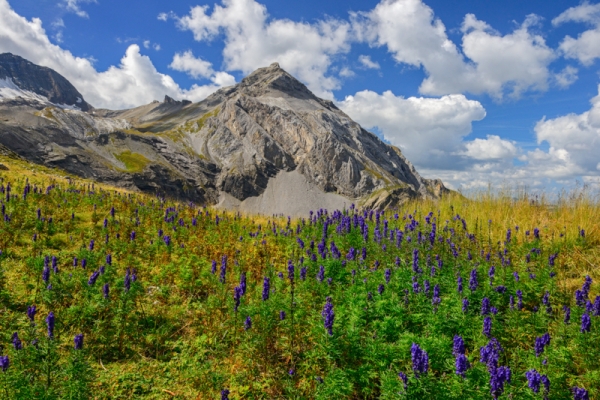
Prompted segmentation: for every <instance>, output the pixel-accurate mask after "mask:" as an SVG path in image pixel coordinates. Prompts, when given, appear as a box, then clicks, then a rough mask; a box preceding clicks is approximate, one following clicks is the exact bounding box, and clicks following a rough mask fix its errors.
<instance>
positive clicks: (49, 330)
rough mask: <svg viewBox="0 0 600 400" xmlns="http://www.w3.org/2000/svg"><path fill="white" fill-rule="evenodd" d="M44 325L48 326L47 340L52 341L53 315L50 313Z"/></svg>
mask: <svg viewBox="0 0 600 400" xmlns="http://www.w3.org/2000/svg"><path fill="white" fill-rule="evenodd" d="M46 325H47V326H48V338H49V339H54V313H53V312H52V311H50V314H48V316H47V317H46Z"/></svg>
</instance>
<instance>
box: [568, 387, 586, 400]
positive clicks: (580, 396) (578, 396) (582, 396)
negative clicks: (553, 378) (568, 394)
mask: <svg viewBox="0 0 600 400" xmlns="http://www.w3.org/2000/svg"><path fill="white" fill-rule="evenodd" d="M571 390H573V400H590V395H589V394H588V392H587V390H585V389H584V388H579V387H574V388H572V389H571Z"/></svg>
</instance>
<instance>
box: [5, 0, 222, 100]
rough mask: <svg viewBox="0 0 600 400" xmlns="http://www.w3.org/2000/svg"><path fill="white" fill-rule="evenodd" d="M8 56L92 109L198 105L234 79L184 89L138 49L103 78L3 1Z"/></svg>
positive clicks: (133, 47)
mask: <svg viewBox="0 0 600 400" xmlns="http://www.w3.org/2000/svg"><path fill="white" fill-rule="evenodd" d="M4 52H10V53H13V54H16V55H19V56H21V57H23V58H26V59H27V60H29V61H31V62H33V63H35V64H38V65H43V66H47V67H50V68H52V69H54V70H55V71H57V72H58V73H60V74H61V75H63V76H64V77H65V78H67V79H68V80H69V81H70V82H71V83H72V84H73V85H74V86H75V87H76V88H77V90H79V91H80V92H81V94H82V95H83V96H84V97H85V99H86V100H87V101H88V102H89V103H90V104H92V105H93V106H94V107H102V108H112V109H122V108H129V107H135V106H139V105H141V104H145V103H149V102H151V101H153V100H160V99H162V98H163V97H164V96H165V95H169V96H171V97H173V98H179V99H181V98H187V99H190V100H192V101H199V100H202V99H204V98H205V97H206V96H208V95H209V94H211V93H213V92H214V91H216V90H217V89H219V88H220V87H221V86H222V85H221V84H222V83H227V84H230V83H231V80H232V79H233V77H231V75H229V74H225V75H223V74H219V73H217V74H215V75H214V76H213V77H211V81H212V82H211V83H210V84H207V85H202V86H200V85H193V86H192V87H191V88H189V89H183V88H181V87H180V86H179V85H178V84H177V83H176V82H175V81H174V80H173V78H171V77H170V76H169V75H166V74H162V73H160V72H158V71H157V70H156V68H155V66H154V64H153V63H152V61H151V60H150V58H149V57H148V56H145V55H142V54H141V53H140V47H139V46H138V45H135V44H132V45H130V46H129V47H128V48H127V51H126V52H125V55H124V56H123V58H122V59H121V62H120V63H119V65H118V66H111V67H110V68H108V69H107V70H106V71H102V72H99V71H97V70H96V69H95V68H94V66H93V64H92V62H91V61H90V59H87V58H82V57H76V56H74V55H73V54H72V53H71V52H70V51H68V50H65V49H63V48H61V47H59V46H57V45H55V44H53V43H51V42H50V40H49V39H48V36H47V34H46V31H45V30H44V28H43V27H42V21H41V20H40V19H39V18H33V19H32V20H31V21H29V20H27V19H26V18H24V17H22V16H20V15H18V14H17V13H16V12H15V11H14V10H12V8H11V7H10V5H9V4H8V2H7V0H0V53H4Z"/></svg>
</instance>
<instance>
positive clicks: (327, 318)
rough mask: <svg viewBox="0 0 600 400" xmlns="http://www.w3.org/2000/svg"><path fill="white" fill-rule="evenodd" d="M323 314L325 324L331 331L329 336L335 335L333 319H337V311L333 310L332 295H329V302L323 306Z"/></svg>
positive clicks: (328, 331) (328, 330)
mask: <svg viewBox="0 0 600 400" xmlns="http://www.w3.org/2000/svg"><path fill="white" fill-rule="evenodd" d="M321 316H322V317H323V325H324V326H325V329H326V330H327V333H329V336H333V321H334V319H335V313H334V311H333V303H332V302H331V297H329V296H328V297H327V302H326V303H325V306H324V307H323V311H322V312H321Z"/></svg>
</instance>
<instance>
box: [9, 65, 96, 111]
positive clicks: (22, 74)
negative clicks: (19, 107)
mask: <svg viewBox="0 0 600 400" xmlns="http://www.w3.org/2000/svg"><path fill="white" fill-rule="evenodd" d="M0 80H4V87H5V88H7V89H13V90H12V91H11V92H10V94H12V96H19V95H21V96H20V97H31V98H33V99H36V100H38V101H39V100H43V99H42V98H45V99H47V101H48V102H50V103H53V104H54V105H57V106H59V107H60V106H66V107H70V108H77V109H79V110H82V111H88V110H91V109H92V108H93V107H92V106H90V105H89V104H88V103H87V102H86V101H85V100H84V98H83V96H82V95H81V93H79V91H77V89H75V87H74V86H73V85H72V84H71V83H70V82H69V81H68V80H67V79H66V78H65V77H63V76H62V75H60V74H59V73H57V72H56V71H54V70H52V69H50V68H48V67H43V66H39V65H36V64H33V63H32V62H30V61H28V60H26V59H24V58H22V57H20V56H17V55H14V54H11V53H3V54H0ZM15 89H18V90H15ZM28 93H29V94H35V95H37V96H41V97H42V98H40V97H37V96H28V95H27V94H28ZM0 97H9V96H0Z"/></svg>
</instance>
